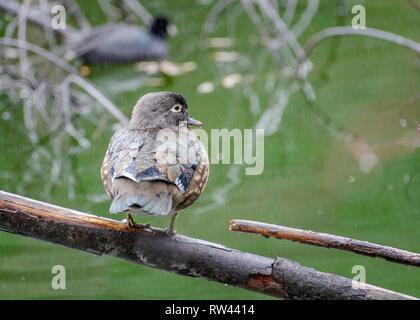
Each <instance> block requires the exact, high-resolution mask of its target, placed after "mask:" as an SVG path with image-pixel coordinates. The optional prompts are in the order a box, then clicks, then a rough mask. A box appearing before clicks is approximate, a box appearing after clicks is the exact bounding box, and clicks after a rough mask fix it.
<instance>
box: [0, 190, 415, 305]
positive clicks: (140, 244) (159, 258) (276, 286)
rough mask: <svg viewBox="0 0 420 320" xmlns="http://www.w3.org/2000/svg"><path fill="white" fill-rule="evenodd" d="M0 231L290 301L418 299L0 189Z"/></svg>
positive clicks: (277, 259)
mask: <svg viewBox="0 0 420 320" xmlns="http://www.w3.org/2000/svg"><path fill="white" fill-rule="evenodd" d="M0 230H3V231H7V232H11V233H15V234H19V235H23V236H28V237H33V238H37V239H40V240H45V241H49V242H53V243H56V244H60V245H63V246H66V247H70V248H74V249H79V250H83V251H86V252H90V253H94V254H98V255H101V254H108V255H112V256H115V257H118V258H122V259H125V260H128V261H130V262H133V263H137V264H141V265H145V266H148V267H152V268H157V269H162V270H166V271H169V272H173V273H177V274H180V275H184V276H190V277H199V278H204V279H207V280H210V281H217V282H221V283H224V284H229V285H232V286H236V287H240V288H244V289H248V290H253V291H256V292H260V293H263V294H268V295H272V296H275V297H280V298H286V299H415V298H414V297H410V296H407V295H404V294H400V293H397V292H392V291H389V290H386V289H382V288H379V287H376V286H372V285H368V284H365V285H361V286H360V284H359V286H355V285H354V282H353V281H352V280H351V279H347V278H344V277H341V276H337V275H334V274H329V273H324V272H319V271H316V270H314V269H311V268H306V267H303V266H301V265H300V264H299V263H297V262H295V261H291V260H288V259H284V258H276V259H272V258H268V257H263V256H258V255H255V254H251V253H247V252H242V251H239V250H235V249H231V248H227V247H225V246H223V245H220V244H217V243H212V242H207V241H203V240H200V239H194V238H190V237H186V236H183V235H174V236H168V235H167V234H166V233H164V232H162V231H161V230H159V229H154V228H153V229H145V230H140V229H135V228H130V227H128V226H126V225H125V224H123V223H121V222H118V221H114V220H111V219H106V218H101V217H97V216H94V215H90V214H86V213H82V212H78V211H74V210H71V209H66V208H62V207H58V206H54V205H51V204H47V203H43V202H39V201H36V200H32V199H29V198H24V197H21V196H18V195H14V194H11V193H7V192H3V191H0Z"/></svg>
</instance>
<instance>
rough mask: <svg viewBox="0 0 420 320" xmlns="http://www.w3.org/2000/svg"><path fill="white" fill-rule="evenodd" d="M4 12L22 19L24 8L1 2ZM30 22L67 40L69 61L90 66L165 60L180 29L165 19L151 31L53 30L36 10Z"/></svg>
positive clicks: (127, 27) (121, 26) (125, 26)
mask: <svg viewBox="0 0 420 320" xmlns="http://www.w3.org/2000/svg"><path fill="white" fill-rule="evenodd" d="M0 10H1V11H7V12H10V13H13V14H16V15H18V14H19V12H20V11H21V4H20V3H19V2H16V1H12V0H0ZM27 19H28V21H30V22H32V23H34V24H36V25H38V26H40V27H42V28H43V29H45V30H49V31H50V32H51V33H52V34H57V35H59V36H60V37H62V38H63V39H64V40H65V42H66V45H67V48H68V49H67V52H66V54H65V58H66V60H68V61H70V60H74V59H77V58H81V59H82V60H84V61H85V62H87V63H90V64H106V63H108V64H111V63H133V62H137V61H142V60H160V59H163V58H165V57H166V56H167V55H168V46H167V43H166V41H165V37H166V35H167V34H168V31H169V30H172V31H173V32H174V29H176V27H175V26H174V25H170V24H169V21H168V19H167V18H166V17H163V16H156V17H155V18H153V20H152V22H151V24H150V26H149V29H144V28H142V27H140V26H138V25H136V24H129V23H107V24H104V25H102V26H98V27H95V28H92V29H87V30H77V29H75V28H72V27H71V26H69V25H67V26H66V28H65V29H53V28H52V27H51V17H49V16H44V15H43V14H41V13H40V12H38V11H35V10H33V9H32V8H30V10H29V12H28V16H27Z"/></svg>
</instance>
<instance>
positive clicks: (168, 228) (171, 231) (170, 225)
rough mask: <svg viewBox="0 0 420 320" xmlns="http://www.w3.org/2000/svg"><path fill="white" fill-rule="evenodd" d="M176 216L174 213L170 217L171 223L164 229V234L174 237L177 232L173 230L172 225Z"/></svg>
mask: <svg viewBox="0 0 420 320" xmlns="http://www.w3.org/2000/svg"><path fill="white" fill-rule="evenodd" d="M177 215H178V213H174V215H173V216H172V219H171V223H170V224H169V226H168V227H167V228H166V230H165V232H166V233H167V234H169V235H174V234H176V233H177V232H176V231H175V230H174V224H175V218H176V216H177Z"/></svg>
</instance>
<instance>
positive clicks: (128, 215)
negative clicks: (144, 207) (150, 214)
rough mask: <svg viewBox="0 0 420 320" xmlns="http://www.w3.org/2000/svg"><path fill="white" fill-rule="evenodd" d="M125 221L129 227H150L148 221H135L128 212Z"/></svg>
mask: <svg viewBox="0 0 420 320" xmlns="http://www.w3.org/2000/svg"><path fill="white" fill-rule="evenodd" d="M126 223H127V226H129V227H130V228H139V229H146V228H150V223H148V222H146V223H136V222H135V221H134V220H133V217H132V216H131V214H129V213H127V219H126Z"/></svg>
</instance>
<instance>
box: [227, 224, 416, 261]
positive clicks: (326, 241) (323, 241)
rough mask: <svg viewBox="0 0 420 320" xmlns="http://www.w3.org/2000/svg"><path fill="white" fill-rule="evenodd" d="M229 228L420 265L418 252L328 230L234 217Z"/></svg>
mask: <svg viewBox="0 0 420 320" xmlns="http://www.w3.org/2000/svg"><path fill="white" fill-rule="evenodd" d="M229 229H230V230H231V231H240V232H248V233H255V234H260V235H262V236H264V237H275V238H277V239H287V240H291V241H296V242H300V243H304V244H310V245H313V246H319V247H324V248H333V249H339V250H344V251H350V252H353V253H357V254H361V255H365V256H369V257H374V258H381V259H385V260H388V261H391V262H396V263H401V264H405V265H409V266H415V267H420V254H418V253H413V252H409V251H405V250H401V249H395V248H392V247H387V246H381V245H378V244H374V243H370V242H367V241H360V240H355V239H351V238H344V237H340V236H335V235H331V234H327V233H319V232H313V231H309V230H300V229H294V228H288V227H282V226H277V225H274V224H268V223H261V222H255V221H248V220H232V221H231V222H230V228H229Z"/></svg>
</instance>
